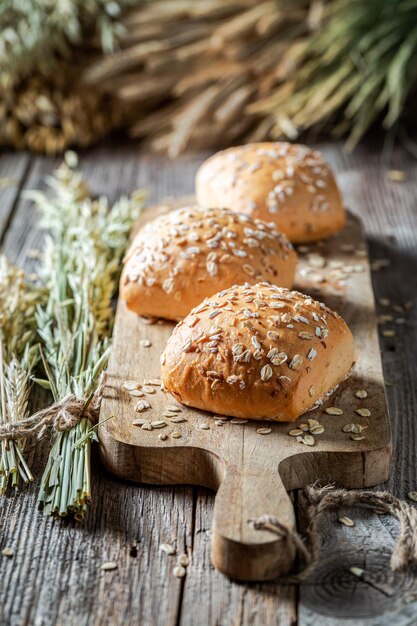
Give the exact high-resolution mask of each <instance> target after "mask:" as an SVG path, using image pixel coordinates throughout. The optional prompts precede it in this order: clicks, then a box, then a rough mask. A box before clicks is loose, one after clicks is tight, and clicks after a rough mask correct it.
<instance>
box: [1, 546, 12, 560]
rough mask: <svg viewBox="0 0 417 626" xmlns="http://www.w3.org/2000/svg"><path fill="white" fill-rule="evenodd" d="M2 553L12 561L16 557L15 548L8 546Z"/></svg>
mask: <svg viewBox="0 0 417 626" xmlns="http://www.w3.org/2000/svg"><path fill="white" fill-rule="evenodd" d="M1 553H2V555H3V556H7V557H9V559H11V558H12V556H14V550H13V548H8V547H7V546H6V548H3V550H2V551H1Z"/></svg>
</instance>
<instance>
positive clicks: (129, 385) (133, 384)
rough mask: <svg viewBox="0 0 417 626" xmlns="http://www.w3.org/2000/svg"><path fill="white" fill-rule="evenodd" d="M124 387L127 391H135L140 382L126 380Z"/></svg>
mask: <svg viewBox="0 0 417 626" xmlns="http://www.w3.org/2000/svg"><path fill="white" fill-rule="evenodd" d="M122 387H124V389H126V390H127V391H133V390H134V389H137V388H138V387H139V383H137V382H135V381H134V380H126V381H125V382H124V383H123V385H122Z"/></svg>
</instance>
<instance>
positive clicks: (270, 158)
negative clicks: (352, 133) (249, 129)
mask: <svg viewBox="0 0 417 626" xmlns="http://www.w3.org/2000/svg"><path fill="white" fill-rule="evenodd" d="M196 194H197V202H198V204H201V206H227V207H229V208H231V209H233V210H234V211H239V212H240V213H246V214H247V215H252V216H253V217H257V218H259V219H262V220H267V221H271V220H272V221H274V222H275V224H276V226H277V228H278V230H279V231H280V232H282V233H285V234H286V235H287V237H288V239H289V240H290V241H292V242H293V243H301V242H307V241H314V240H316V239H321V238H323V237H328V236H329V235H333V234H334V233H336V232H337V231H338V230H340V229H341V228H342V227H343V225H344V223H345V209H344V206H343V200H342V197H341V195H340V192H339V189H338V187H337V184H336V181H335V179H334V176H333V174H332V172H331V169H330V167H329V166H328V164H327V163H326V162H325V160H324V159H323V157H322V155H321V153H320V152H317V150H311V149H310V148H308V147H307V146H302V145H298V144H289V143H284V142H274V143H272V142H269V143H252V144H247V145H246V146H238V147H235V148H229V149H228V150H223V151H222V152H217V154H214V155H213V156H212V157H210V158H209V159H207V161H205V162H204V163H203V164H202V165H201V166H200V168H199V170H198V172H197V176H196Z"/></svg>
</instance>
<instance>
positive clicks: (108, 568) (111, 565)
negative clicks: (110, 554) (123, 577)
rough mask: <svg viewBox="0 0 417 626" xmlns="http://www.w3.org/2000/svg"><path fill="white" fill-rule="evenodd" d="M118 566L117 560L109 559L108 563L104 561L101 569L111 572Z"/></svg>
mask: <svg viewBox="0 0 417 626" xmlns="http://www.w3.org/2000/svg"><path fill="white" fill-rule="evenodd" d="M117 568H118V565H117V563H116V561H107V563H103V565H102V566H101V569H102V570H103V571H104V572H111V571H112V570H115V569H117Z"/></svg>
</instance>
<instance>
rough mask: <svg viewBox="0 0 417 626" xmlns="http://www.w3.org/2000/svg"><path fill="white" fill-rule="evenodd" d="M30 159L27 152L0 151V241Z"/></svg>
mask: <svg viewBox="0 0 417 626" xmlns="http://www.w3.org/2000/svg"><path fill="white" fill-rule="evenodd" d="M30 161H31V157H30V156H29V155H28V154H27V153H15V152H10V151H6V152H1V153H0V198H1V202H0V241H1V240H2V239H3V236H4V234H5V232H6V230H7V226H8V224H9V221H10V219H11V215H12V212H13V209H14V207H15V205H16V202H17V199H18V196H19V193H20V189H21V186H22V184H23V183H24V180H25V178H26V176H27V173H28V171H29V166H30Z"/></svg>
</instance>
